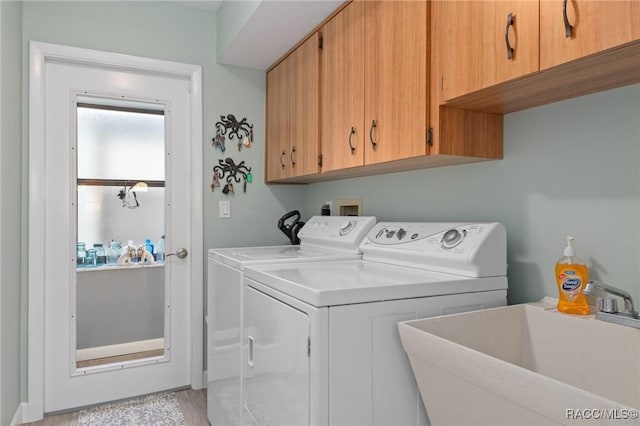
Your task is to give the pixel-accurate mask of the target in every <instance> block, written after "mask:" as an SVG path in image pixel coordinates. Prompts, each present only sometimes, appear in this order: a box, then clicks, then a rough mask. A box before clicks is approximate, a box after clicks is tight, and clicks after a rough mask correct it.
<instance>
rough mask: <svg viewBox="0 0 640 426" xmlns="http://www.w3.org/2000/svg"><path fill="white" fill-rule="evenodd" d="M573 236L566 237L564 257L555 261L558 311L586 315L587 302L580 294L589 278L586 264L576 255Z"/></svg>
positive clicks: (587, 311)
mask: <svg viewBox="0 0 640 426" xmlns="http://www.w3.org/2000/svg"><path fill="white" fill-rule="evenodd" d="M573 241H574V238H573V237H567V246H566V247H565V249H564V257H563V258H562V259H560V260H558V263H556V282H557V284H558V311H560V312H564V313H567V314H577V315H588V314H589V302H588V301H587V297H586V296H585V295H584V294H582V290H584V286H585V284H586V283H587V281H588V280H589V270H588V269H587V265H586V264H585V263H584V262H583V261H581V260H580V259H579V258H578V257H577V256H576V249H575V248H574V247H573Z"/></svg>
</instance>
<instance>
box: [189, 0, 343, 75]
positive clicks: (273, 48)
mask: <svg viewBox="0 0 640 426" xmlns="http://www.w3.org/2000/svg"><path fill="white" fill-rule="evenodd" d="M226 1H231V0H226ZM236 1H237V0H236ZM343 2H344V0H262V2H261V3H260V5H258V7H257V8H256V11H255V13H254V14H253V15H252V16H251V18H250V19H249V20H248V22H247V23H246V25H245V26H244V27H243V28H242V29H241V30H240V32H239V33H238V35H237V36H236V38H235V39H234V40H233V41H232V43H231V44H230V45H229V47H228V48H227V50H226V51H224V52H220V53H221V55H220V56H219V58H218V62H220V63H222V64H226V65H237V66H242V67H247V68H254V69H259V70H266V69H267V68H269V67H270V66H271V65H272V64H273V63H274V62H275V61H276V60H278V59H279V58H280V57H281V56H282V55H284V54H285V53H286V52H287V51H288V50H289V49H291V48H292V47H293V46H294V45H295V44H296V43H297V42H298V41H300V40H301V39H302V37H304V36H305V35H307V34H308V33H309V32H310V31H311V30H312V29H314V28H315V27H316V26H317V25H318V24H319V23H320V22H322V21H323V20H324V19H325V18H326V17H327V16H329V15H330V14H331V13H332V12H333V11H334V10H336V9H337V8H338V6H340V5H341V4H342V3H343ZM180 3H181V4H183V5H185V6H190V7H197V8H202V9H207V10H210V11H216V10H217V9H218V8H219V7H220V5H221V3H222V1H187V0H182V1H180Z"/></svg>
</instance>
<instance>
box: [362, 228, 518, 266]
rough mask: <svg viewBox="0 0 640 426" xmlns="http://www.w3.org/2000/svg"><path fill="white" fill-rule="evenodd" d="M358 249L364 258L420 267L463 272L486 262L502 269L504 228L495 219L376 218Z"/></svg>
mask: <svg viewBox="0 0 640 426" xmlns="http://www.w3.org/2000/svg"><path fill="white" fill-rule="evenodd" d="M360 249H361V250H362V252H363V254H364V258H365V259H369V260H377V261H382V262H390V263H391V262H399V264H403V265H408V266H415V267H418V268H423V269H430V270H441V271H446V272H451V273H456V272H457V270H458V269H459V270H461V271H462V272H463V273H464V272H465V271H468V270H472V269H477V270H479V269H486V267H487V266H486V265H485V263H486V264H491V265H492V266H491V268H492V270H493V269H497V270H499V271H502V270H504V271H505V272H506V231H505V229H504V226H502V225H501V224H499V223H444V222H435V223H434V222H432V223H429V222H379V223H378V224H376V226H374V227H373V228H372V229H371V231H370V232H369V233H368V234H367V236H366V237H365V238H364V240H363V241H362V244H360ZM496 265H498V266H496ZM501 265H502V266H501ZM494 267H495V268H494ZM490 274H492V272H491V273H490Z"/></svg>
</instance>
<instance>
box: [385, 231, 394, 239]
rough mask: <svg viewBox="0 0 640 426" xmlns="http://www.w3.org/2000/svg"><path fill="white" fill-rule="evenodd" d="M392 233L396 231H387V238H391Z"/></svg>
mask: <svg viewBox="0 0 640 426" xmlns="http://www.w3.org/2000/svg"><path fill="white" fill-rule="evenodd" d="M394 235H396V231H394V230H391V231H387V238H391V237H393V236H394Z"/></svg>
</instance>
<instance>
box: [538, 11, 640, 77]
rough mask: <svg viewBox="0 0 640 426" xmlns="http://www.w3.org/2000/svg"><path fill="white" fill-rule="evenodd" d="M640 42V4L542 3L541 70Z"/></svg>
mask: <svg viewBox="0 0 640 426" xmlns="http://www.w3.org/2000/svg"><path fill="white" fill-rule="evenodd" d="M638 39H640V1H638V0H626V1H593V0H568V1H567V0H541V1H540V69H541V70H543V69H547V68H550V67H553V66H556V65H559V64H562V63H565V62H568V61H571V60H574V59H577V58H581V57H585V56H588V55H591V54H594V53H598V52H601V51H604V50H607V49H610V48H612V47H616V46H620V45H622V44H625V43H628V42H631V41H634V40H638Z"/></svg>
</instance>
